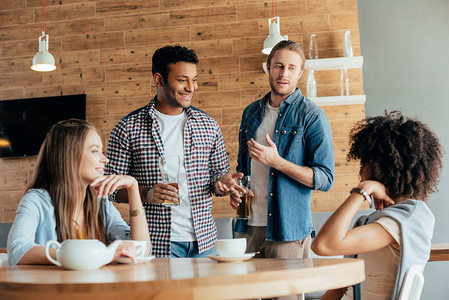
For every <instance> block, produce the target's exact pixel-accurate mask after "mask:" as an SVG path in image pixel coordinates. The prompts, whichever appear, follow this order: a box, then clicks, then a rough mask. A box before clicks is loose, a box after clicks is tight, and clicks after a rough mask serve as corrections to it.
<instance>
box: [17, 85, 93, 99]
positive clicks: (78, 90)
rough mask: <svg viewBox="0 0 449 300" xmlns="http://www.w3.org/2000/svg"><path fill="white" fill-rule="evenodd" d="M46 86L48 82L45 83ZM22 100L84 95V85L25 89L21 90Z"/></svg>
mask: <svg viewBox="0 0 449 300" xmlns="http://www.w3.org/2000/svg"><path fill="white" fill-rule="evenodd" d="M46 84H48V82H46ZM23 93H24V98H38V97H48V96H59V95H76V94H85V93H86V86H85V85H84V84H77V85H63V86H42V87H37V88H26V89H24V90H23Z"/></svg>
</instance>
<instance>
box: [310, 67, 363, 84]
mask: <svg viewBox="0 0 449 300" xmlns="http://www.w3.org/2000/svg"><path fill="white" fill-rule="evenodd" d="M347 71H348V77H349V85H351V83H354V82H361V81H362V70H360V69H348V70H347ZM303 76H305V77H306V78H307V76H308V72H307V71H306V72H304V75H303ZM314 76H315V80H316V82H317V85H318V84H332V83H335V82H340V77H341V71H340V70H331V71H328V70H326V71H315V72H314Z"/></svg>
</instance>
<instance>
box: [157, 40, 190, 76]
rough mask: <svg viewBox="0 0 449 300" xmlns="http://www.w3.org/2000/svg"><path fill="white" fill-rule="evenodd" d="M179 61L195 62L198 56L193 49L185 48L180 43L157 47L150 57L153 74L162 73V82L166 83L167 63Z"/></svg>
mask: <svg viewBox="0 0 449 300" xmlns="http://www.w3.org/2000/svg"><path fill="white" fill-rule="evenodd" d="M179 61H184V62H189V63H193V64H197V63H198V56H196V53H195V50H193V49H187V48H186V47H182V46H180V45H175V46H165V47H162V48H159V49H157V50H156V51H155V52H154V54H153V59H152V62H153V66H152V68H151V71H152V72H153V76H154V74H156V73H159V74H161V75H162V78H163V79H164V83H167V78H168V72H169V65H170V64H176V63H177V62H179Z"/></svg>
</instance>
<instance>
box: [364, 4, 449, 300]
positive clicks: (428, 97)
mask: <svg viewBox="0 0 449 300" xmlns="http://www.w3.org/2000/svg"><path fill="white" fill-rule="evenodd" d="M357 2H358V10H359V26H360V40H361V41H360V43H361V52H362V55H363V57H364V66H363V85H364V89H365V94H366V97H367V101H366V114H367V116H374V115H379V114H382V113H383V111H384V110H385V109H386V110H387V111H391V110H401V111H402V112H403V113H404V114H405V115H407V116H414V117H418V118H419V119H420V120H421V121H423V122H425V123H427V124H428V125H429V126H430V127H431V128H432V129H433V130H434V132H435V133H436V134H437V135H438V137H439V139H440V142H441V144H442V145H443V147H444V149H445V156H444V160H443V163H444V167H443V173H442V176H441V181H440V184H439V192H438V193H436V194H434V195H433V196H432V198H431V199H430V202H429V203H430V207H431V209H432V211H433V213H434V214H435V217H436V226H435V231H434V238H433V242H434V243H441V242H449V196H448V195H449V125H448V123H449V1H447V0H376V1H372V0H358V1H357ZM424 276H425V280H426V283H425V286H424V291H423V295H422V297H421V299H423V300H427V299H449V284H448V282H449V262H432V263H428V264H427V267H426V270H425V273H424Z"/></svg>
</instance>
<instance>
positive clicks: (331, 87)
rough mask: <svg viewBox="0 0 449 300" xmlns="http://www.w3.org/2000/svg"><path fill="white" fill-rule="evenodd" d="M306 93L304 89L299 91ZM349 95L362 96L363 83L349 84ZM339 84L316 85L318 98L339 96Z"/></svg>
mask: <svg viewBox="0 0 449 300" xmlns="http://www.w3.org/2000/svg"><path fill="white" fill-rule="evenodd" d="M301 90H302V91H306V89H305V88H302V89H301ZM349 91H350V92H349V94H350V95H362V94H363V82H350V83H349ZM340 93H341V90H340V84H339V83H334V84H317V95H318V97H329V96H340Z"/></svg>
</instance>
